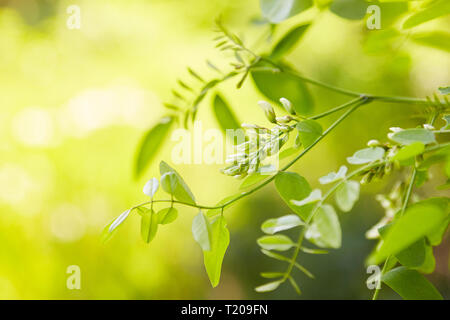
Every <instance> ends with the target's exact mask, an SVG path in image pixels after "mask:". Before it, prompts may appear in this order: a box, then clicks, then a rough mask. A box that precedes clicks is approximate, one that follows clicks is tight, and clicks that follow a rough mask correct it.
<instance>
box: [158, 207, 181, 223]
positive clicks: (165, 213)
mask: <svg viewBox="0 0 450 320" xmlns="http://www.w3.org/2000/svg"><path fill="white" fill-rule="evenodd" d="M177 217H178V210H177V209H176V208H174V207H171V208H165V209H162V210H161V211H158V223H159V224H169V223H171V222H173V221H175V219H176V218H177Z"/></svg>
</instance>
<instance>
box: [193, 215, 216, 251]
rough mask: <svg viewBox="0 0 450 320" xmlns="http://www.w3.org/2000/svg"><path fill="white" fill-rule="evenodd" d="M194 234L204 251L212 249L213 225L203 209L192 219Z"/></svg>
mask: <svg viewBox="0 0 450 320" xmlns="http://www.w3.org/2000/svg"><path fill="white" fill-rule="evenodd" d="M192 235H193V236H194V240H195V241H196V242H197V243H198V244H199V245H200V247H201V248H202V250H203V251H209V250H211V225H210V223H209V221H208V218H207V217H206V216H205V214H204V213H203V212H202V211H200V212H199V213H198V214H197V215H196V216H195V217H194V220H193V221H192Z"/></svg>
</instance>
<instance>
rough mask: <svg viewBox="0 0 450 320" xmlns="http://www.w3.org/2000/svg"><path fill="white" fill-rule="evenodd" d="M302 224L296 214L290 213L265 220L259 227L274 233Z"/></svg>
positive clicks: (265, 231) (266, 231) (268, 232)
mask: <svg viewBox="0 0 450 320" xmlns="http://www.w3.org/2000/svg"><path fill="white" fill-rule="evenodd" d="M303 224H304V223H303V222H302V220H300V218H299V217H298V216H297V215H295V214H290V215H287V216H283V217H279V218H276V219H269V220H266V221H265V222H264V223H263V224H262V226H261V229H262V231H263V232H264V233H267V234H274V233H277V232H280V231H283V230H288V229H292V228H295V227H297V226H301V225H303Z"/></svg>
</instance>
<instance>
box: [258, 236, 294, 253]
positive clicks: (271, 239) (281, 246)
mask: <svg viewBox="0 0 450 320" xmlns="http://www.w3.org/2000/svg"><path fill="white" fill-rule="evenodd" d="M256 242H257V243H258V245H259V246H260V247H261V248H263V249H266V250H277V251H286V250H289V249H290V248H292V247H294V246H295V244H294V243H293V242H292V240H291V239H290V238H288V237H287V236H284V235H274V236H263V237H261V238H259V239H258V240H257V241H256Z"/></svg>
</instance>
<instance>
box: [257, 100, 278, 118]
mask: <svg viewBox="0 0 450 320" xmlns="http://www.w3.org/2000/svg"><path fill="white" fill-rule="evenodd" d="M258 105H259V106H260V107H261V109H263V111H264V113H265V114H266V118H267V119H268V120H269V121H270V122H272V123H276V122H277V120H276V116H275V111H274V110H273V108H272V106H271V105H270V103H268V102H267V101H264V100H261V101H258Z"/></svg>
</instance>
